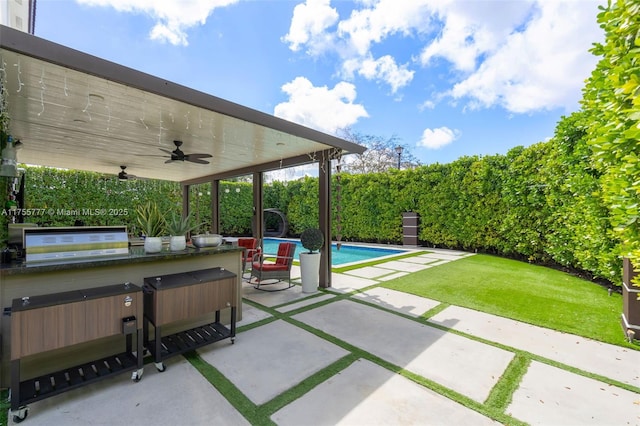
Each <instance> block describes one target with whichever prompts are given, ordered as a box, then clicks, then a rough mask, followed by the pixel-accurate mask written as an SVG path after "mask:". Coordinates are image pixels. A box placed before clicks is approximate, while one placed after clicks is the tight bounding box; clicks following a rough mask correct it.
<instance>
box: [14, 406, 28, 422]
mask: <svg viewBox="0 0 640 426" xmlns="http://www.w3.org/2000/svg"><path fill="white" fill-rule="evenodd" d="M27 415H29V410H27V409H26V408H21V409H19V410H18V411H17V412H16V414H14V415H13V422H14V423H20V422H22V421H23V420H24V419H26V418H27Z"/></svg>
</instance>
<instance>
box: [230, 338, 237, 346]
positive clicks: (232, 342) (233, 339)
mask: <svg viewBox="0 0 640 426" xmlns="http://www.w3.org/2000/svg"><path fill="white" fill-rule="evenodd" d="M234 343H236V338H235V337H232V338H231V344H232V345H233V344H234Z"/></svg>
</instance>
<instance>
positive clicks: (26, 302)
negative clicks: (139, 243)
mask: <svg viewBox="0 0 640 426" xmlns="http://www.w3.org/2000/svg"><path fill="white" fill-rule="evenodd" d="M136 292H142V288H141V287H138V286H137V285H134V284H130V283H123V284H114V285H108V286H102V287H95V288H87V289H83V290H73V291H65V292H59V293H54V294H44V295H40V296H31V297H26V298H22V299H13V304H12V306H11V312H18V311H27V310H29V309H38V308H44V307H47V306H54V305H61V304H63V303H71V302H81V301H83V300H91V299H99V298H101V297H109V296H116V295H120V294H128V293H136Z"/></svg>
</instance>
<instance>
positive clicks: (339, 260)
mask: <svg viewBox="0 0 640 426" xmlns="http://www.w3.org/2000/svg"><path fill="white" fill-rule="evenodd" d="M282 241H291V242H293V243H296V252H295V255H294V256H295V259H296V260H300V259H299V257H298V254H299V253H300V252H302V251H305V248H303V247H302V245H301V244H300V240H285V239H275V238H265V239H264V242H263V244H264V252H265V253H270V254H271V253H277V252H278V244H279V243H280V242H282ZM404 252H405V250H399V249H389V248H378V247H361V246H352V245H346V244H344V243H343V244H342V246H341V247H340V250H338V247H337V245H336V244H335V243H334V244H333V245H332V247H331V264H332V265H333V266H338V265H344V264H347V263H352V262H363V261H367V260H372V259H375V258H378V257H382V256H389V255H392V254H398V253H404Z"/></svg>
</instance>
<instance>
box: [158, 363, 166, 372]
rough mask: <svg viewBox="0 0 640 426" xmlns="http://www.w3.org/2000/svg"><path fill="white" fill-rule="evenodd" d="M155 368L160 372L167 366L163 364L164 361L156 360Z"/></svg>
mask: <svg viewBox="0 0 640 426" xmlns="http://www.w3.org/2000/svg"><path fill="white" fill-rule="evenodd" d="M156 369H157V370H158V371H159V372H161V373H162V372H163V371H164V370H166V369H167V367H166V366H165V365H164V362H156Z"/></svg>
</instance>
